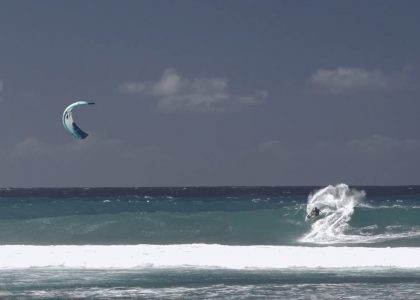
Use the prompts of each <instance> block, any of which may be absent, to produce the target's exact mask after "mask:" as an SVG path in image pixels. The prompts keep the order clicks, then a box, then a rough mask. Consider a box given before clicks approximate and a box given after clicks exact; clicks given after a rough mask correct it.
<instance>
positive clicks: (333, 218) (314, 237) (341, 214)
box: [299, 183, 365, 244]
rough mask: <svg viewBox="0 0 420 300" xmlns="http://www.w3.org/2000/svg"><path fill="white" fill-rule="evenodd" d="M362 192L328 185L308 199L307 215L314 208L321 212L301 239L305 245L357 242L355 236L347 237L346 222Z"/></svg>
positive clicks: (344, 186)
mask: <svg viewBox="0 0 420 300" xmlns="http://www.w3.org/2000/svg"><path fill="white" fill-rule="evenodd" d="M364 196H365V193H364V192H363V191H361V192H360V191H356V190H351V189H350V188H349V187H348V186H347V185H346V184H344V183H342V184H338V185H336V186H332V185H329V186H327V187H325V188H323V189H320V190H319V191H317V192H316V193H315V194H313V195H309V197H308V205H307V207H306V210H307V213H308V214H309V213H310V212H311V210H312V209H313V208H314V207H317V208H319V209H320V210H321V217H320V219H318V220H317V221H316V222H315V223H313V224H312V226H311V231H310V232H309V233H308V234H306V235H305V236H304V237H303V238H301V239H300V240H299V241H300V242H305V243H319V244H330V243H343V242H349V241H355V242H358V238H357V236H356V237H355V236H351V237H350V236H347V235H346V234H345V232H346V230H347V229H348V228H349V226H348V222H349V221H350V219H351V216H352V214H353V212H354V207H355V206H356V205H357V204H358V203H359V202H360V201H361V200H362V199H363V197H364Z"/></svg>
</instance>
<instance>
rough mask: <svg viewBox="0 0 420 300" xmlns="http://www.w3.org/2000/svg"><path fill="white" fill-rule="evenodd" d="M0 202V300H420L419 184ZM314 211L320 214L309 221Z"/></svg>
mask: <svg viewBox="0 0 420 300" xmlns="http://www.w3.org/2000/svg"><path fill="white" fill-rule="evenodd" d="M0 197H1V198H0V257H1V258H0V297H34V298H69V297H74V298H114V297H115V298H119V297H126V298H130V297H132V298H147V299H150V298H160V299H162V298H167V299H174V298H178V299H185V298H188V299H194V298H196V299H203V298H215V299H217V298H252V299H255V298H261V299H265V298H277V299H278V298H290V299H292V298H293V299H307V298H310V297H315V298H323V299H326V298H331V299H332V298H334V299H337V298H352V297H353V298H354V297H356V298H357V297H360V298H364V299H383V298H384V297H391V298H393V299H418V298H419V297H420V288H419V283H420V187H382V188H381V187H357V188H353V189H352V188H349V187H347V186H346V185H337V186H330V187H326V188H322V187H320V188H317V187H271V188H270V187H261V188H258V187H255V188H246V187H243V188H241V187H223V188H144V189H142V188H133V189H4V190H0ZM313 206H317V207H319V208H320V209H321V215H320V216H319V217H318V218H316V219H315V218H314V219H311V220H309V221H308V220H307V221H305V216H306V214H307V212H308V211H310V209H311V208H312V207H313ZM34 246H35V247H34Z"/></svg>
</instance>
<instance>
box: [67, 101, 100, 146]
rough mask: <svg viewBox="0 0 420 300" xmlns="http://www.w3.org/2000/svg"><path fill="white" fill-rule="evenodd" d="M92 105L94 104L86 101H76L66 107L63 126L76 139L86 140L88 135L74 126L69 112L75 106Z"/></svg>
mask: <svg viewBox="0 0 420 300" xmlns="http://www.w3.org/2000/svg"><path fill="white" fill-rule="evenodd" d="M92 104H95V103H93V102H87V101H77V102H74V103H73V104H70V105H69V106H67V108H66V109H65V110H64V112H63V126H64V128H65V129H66V130H67V131H68V132H69V133H70V134H71V135H72V136H73V137H75V138H76V139H80V140H83V139H85V138H87V136H88V134H87V133H86V132H84V131H83V130H82V129H80V128H79V126H77V125H76V123H75V122H74V121H73V116H72V113H71V112H72V110H73V108H75V107H76V106H80V105H92Z"/></svg>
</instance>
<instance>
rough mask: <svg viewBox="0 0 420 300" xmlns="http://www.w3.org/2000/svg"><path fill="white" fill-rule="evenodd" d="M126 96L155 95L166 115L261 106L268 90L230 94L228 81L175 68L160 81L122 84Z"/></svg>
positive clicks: (158, 104)
mask: <svg viewBox="0 0 420 300" xmlns="http://www.w3.org/2000/svg"><path fill="white" fill-rule="evenodd" d="M119 89H120V91H121V92H122V93H127V94H133V95H143V96H151V97H153V98H156V99H157V108H158V109H159V110H160V111H164V112H175V111H193V112H218V111H232V110H237V109H240V108H241V107H247V106H252V105H256V104H259V103H261V101H262V100H263V99H264V98H265V97H266V96H267V92H266V91H255V92H254V93H252V94H246V95H243V94H242V95H239V94H232V93H231V92H230V91H229V87H228V81H227V79H225V78H218V77H213V78H206V77H200V78H187V77H182V76H181V75H180V74H179V73H178V72H177V71H176V70H174V69H166V70H165V71H164V72H163V74H162V77H161V78H160V79H159V80H158V81H146V82H127V83H124V84H122V85H120V88H119Z"/></svg>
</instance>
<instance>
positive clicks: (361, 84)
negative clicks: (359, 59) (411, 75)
mask: <svg viewBox="0 0 420 300" xmlns="http://www.w3.org/2000/svg"><path fill="white" fill-rule="evenodd" d="M406 81H407V78H406V74H405V73H404V72H403V71H402V72H396V73H390V74H387V73H384V72H382V71H380V70H373V71H370V70H366V69H363V68H351V67H338V68H336V69H318V70H316V71H315V72H314V73H313V74H312V76H311V77H310V78H309V80H308V82H309V85H310V86H311V87H313V88H316V89H318V90H321V91H324V92H328V93H335V94H346V93H355V92H362V91H389V90H394V89H397V88H400V87H402V86H404V85H405V84H406V83H407V82H406Z"/></svg>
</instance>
